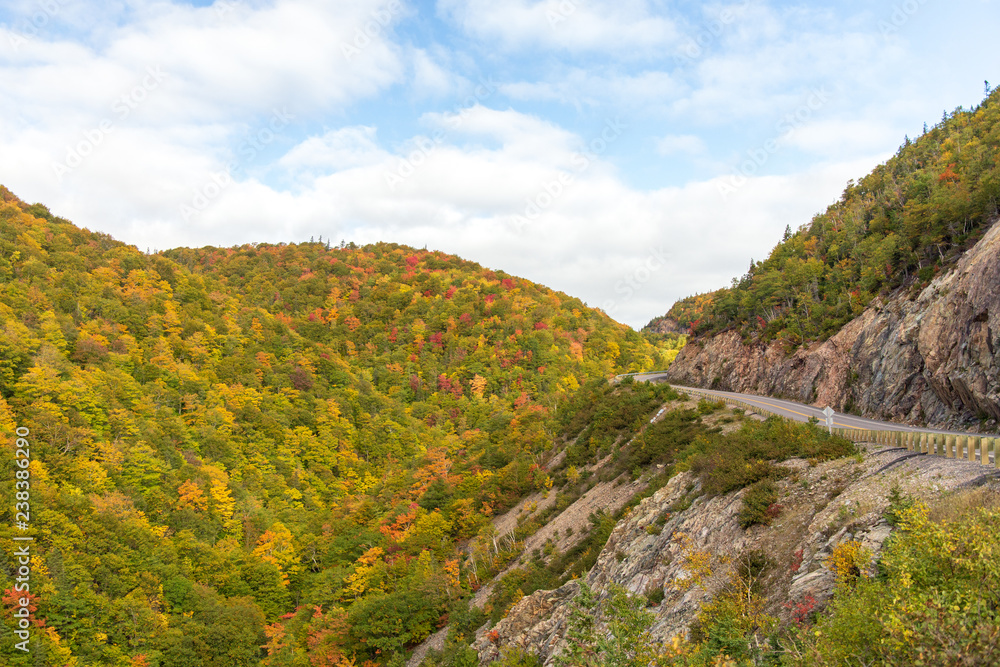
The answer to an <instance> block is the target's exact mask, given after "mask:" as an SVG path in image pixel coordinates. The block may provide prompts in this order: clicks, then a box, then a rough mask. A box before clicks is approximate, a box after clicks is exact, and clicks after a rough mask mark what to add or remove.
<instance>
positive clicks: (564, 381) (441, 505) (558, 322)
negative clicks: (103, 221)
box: [0, 189, 675, 667]
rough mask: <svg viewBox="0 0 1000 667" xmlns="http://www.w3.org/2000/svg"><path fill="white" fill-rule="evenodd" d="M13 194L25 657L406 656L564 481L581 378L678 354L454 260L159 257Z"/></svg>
mask: <svg viewBox="0 0 1000 667" xmlns="http://www.w3.org/2000/svg"><path fill="white" fill-rule="evenodd" d="M0 195H2V197H0V199H2V201H0V316H2V320H0V432H2V436H3V438H4V439H5V441H6V442H8V443H13V442H14V438H15V435H14V431H15V428H17V427H20V428H27V429H28V430H29V431H30V435H29V436H28V440H29V441H30V443H31V465H30V468H29V470H30V479H31V487H30V505H31V519H30V522H29V523H30V529H29V530H28V531H26V532H20V531H17V532H18V534H22V535H30V536H33V537H34V538H35V540H36V541H35V542H34V543H33V552H32V553H33V557H32V561H31V569H32V574H31V590H30V596H31V599H32V606H34V607H35V608H36V611H35V617H34V618H35V624H36V626H35V627H34V629H33V637H34V641H35V645H34V650H33V652H32V654H31V655H30V656H27V655H24V654H23V653H20V652H18V651H15V650H14V649H13V642H14V641H15V638H14V637H13V636H12V634H11V633H10V632H5V633H4V639H3V640H2V642H0V651H2V652H3V655H4V656H6V657H5V658H4V660H6V662H5V663H4V664H9V665H29V664H32V665H34V664H52V665H56V664H58V665H63V666H67V665H68V666H73V665H78V666H80V667H82V666H84V665H87V666H89V665H115V666H124V665H130V666H134V667H138V666H140V665H143V666H161V667H168V666H170V667H173V666H176V667H196V666H198V665H206V666H208V665H211V666H212V667H222V666H228V665H274V666H276V665H319V664H323V665H335V664H340V662H341V661H345V662H344V664H355V663H354V662H351V661H356V664H359V665H360V664H362V663H364V662H365V661H374V662H375V663H385V662H390V661H392V660H397V659H399V657H400V656H401V655H402V652H403V651H405V650H406V649H407V648H408V647H411V646H412V645H414V644H416V643H417V642H419V641H421V640H422V639H423V638H424V637H426V636H427V635H428V634H430V633H431V632H432V631H434V630H435V629H436V628H438V627H440V626H442V625H443V624H444V623H445V622H447V619H448V614H449V610H450V609H451V608H452V606H453V605H454V604H455V603H456V602H457V601H458V600H459V599H460V598H461V597H462V596H463V595H465V594H466V593H467V592H468V590H469V587H470V583H469V582H470V576H469V572H468V571H467V567H466V565H465V564H464V563H463V562H462V561H461V559H460V557H459V554H460V551H459V549H458V547H459V546H460V545H462V544H464V543H465V541H467V540H468V539H470V538H472V537H474V536H476V535H478V534H479V533H480V532H482V531H484V530H488V527H489V521H490V517H491V516H492V515H494V514H495V513H498V512H501V511H503V510H505V509H506V508H508V507H509V506H511V505H512V504H513V503H514V502H516V501H517V499H519V498H520V497H522V496H523V495H524V494H525V493H527V492H530V491H535V490H538V489H544V488H545V487H546V486H547V485H550V484H551V483H552V481H551V479H550V478H549V476H548V475H547V474H546V473H545V472H544V471H543V470H542V469H541V468H540V467H539V461H540V456H541V455H542V453H543V452H545V451H547V450H549V449H550V448H551V444H552V441H553V438H554V434H555V432H556V430H557V428H558V424H559V422H560V420H561V419H563V410H564V407H565V406H566V405H568V404H569V402H570V400H571V399H572V398H573V396H574V395H575V393H576V392H577V391H578V389H579V387H580V386H581V385H586V384H588V383H589V382H591V381H593V380H595V379H605V380H606V379H607V378H608V377H610V376H611V375H613V374H615V373H619V372H625V371H637V370H648V369H652V368H654V367H662V366H663V365H664V364H665V363H666V361H665V359H664V358H663V357H662V354H661V349H660V348H657V347H655V346H654V345H653V344H652V343H650V342H649V340H647V339H646V338H644V337H643V336H641V335H639V334H637V333H636V332H634V331H631V330H630V329H628V328H627V327H624V326H622V325H619V324H617V323H615V322H613V321H612V320H610V319H609V318H607V317H606V316H605V315H603V314H602V313H600V312H598V311H595V310H592V309H590V308H587V307H585V306H584V304H583V303H581V302H580V301H579V300H577V299H574V298H571V297H568V296H566V295H564V294H561V293H557V292H553V291H551V290H548V289H546V288H544V287H541V286H539V285H536V284H533V283H531V282H529V281H527V280H523V279H519V278H516V277H513V276H509V275H506V274H504V273H502V272H494V271H490V270H487V269H485V268H483V267H481V266H478V265H476V264H473V263H471V262H466V261H462V260H460V259H458V258H456V257H453V256H449V255H446V254H443V253H440V252H429V251H426V250H415V249H413V248H407V247H403V246H397V245H391V244H377V245H372V246H365V247H355V246H353V245H350V246H341V247H334V248H330V247H328V246H327V244H324V243H305V244H298V245H246V246H242V247H235V248H228V249H218V248H203V249H200V250H191V249H178V250H172V251H167V252H164V253H160V254H155V255H146V254H143V253H141V252H139V251H137V250H136V249H135V248H134V247H132V246H128V245H125V244H122V243H119V242H117V241H115V240H114V239H112V238H110V237H108V236H107V235H104V234H99V233H92V232H89V231H87V230H83V229H80V228H77V227H75V226H74V225H72V224H70V223H69V222H67V221H65V220H62V219H60V218H57V217H54V216H52V215H51V214H50V213H49V211H48V210H47V209H46V208H45V207H44V206H42V205H38V204H36V205H32V206H29V205H26V204H24V203H23V202H21V201H20V200H18V199H17V198H16V197H15V196H13V195H12V194H11V193H10V192H9V191H7V190H6V189H3V190H0ZM674 353H675V352H674ZM15 469H16V466H15V465H14V458H13V456H7V457H3V459H2V462H0V493H2V494H3V495H4V497H5V498H9V499H13V498H14V480H15V475H14V473H15ZM11 526H12V521H6V522H4V524H3V526H2V527H0V540H3V541H4V542H5V544H8V545H9V544H13V542H11V541H10V540H11V538H12V537H13V535H14V533H15V532H16V531H15V529H14V528H12V527H11ZM4 553H5V555H4V556H3V558H4V567H3V568H0V589H2V590H4V591H5V596H6V598H8V601H9V599H10V598H11V596H12V595H14V591H13V588H12V587H13V584H14V581H13V574H12V573H13V572H15V570H16V568H15V566H14V565H13V561H12V557H11V556H10V555H7V554H8V551H7V550H6V549H5V550H4ZM480 575H481V576H483V577H486V576H488V575H489V573H488V572H486V571H484V572H482V573H480ZM11 608H12V607H11V606H10V605H8V604H5V606H4V611H3V614H4V622H5V624H6V625H7V626H8V627H14V619H13V618H12V617H11V616H10V613H11ZM394 656H395V657H394Z"/></svg>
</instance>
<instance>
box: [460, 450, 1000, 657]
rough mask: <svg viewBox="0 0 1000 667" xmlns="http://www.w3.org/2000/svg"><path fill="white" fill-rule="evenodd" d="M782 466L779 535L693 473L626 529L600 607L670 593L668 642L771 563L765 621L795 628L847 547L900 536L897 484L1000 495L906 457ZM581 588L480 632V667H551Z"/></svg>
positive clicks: (609, 558) (821, 595)
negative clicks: (515, 652) (503, 665)
mask: <svg viewBox="0 0 1000 667" xmlns="http://www.w3.org/2000/svg"><path fill="white" fill-rule="evenodd" d="M784 465H785V466H787V467H789V468H791V474H790V475H789V476H788V477H787V478H785V479H784V480H782V481H781V482H780V483H779V489H780V499H779V504H780V514H779V515H778V516H777V517H776V518H775V519H774V521H773V522H772V524H771V525H770V526H753V527H751V528H749V529H747V530H744V529H742V528H740V527H739V524H738V518H737V513H738V511H739V508H740V506H741V500H742V494H743V493H744V492H745V490H743V491H740V492H736V493H731V494H727V495H723V496H716V497H712V498H708V497H705V496H701V495H699V494H700V490H699V488H698V487H697V484H696V482H695V478H694V477H693V476H692V475H691V474H690V473H681V474H678V475H676V476H674V477H673V478H672V479H671V480H670V482H669V483H668V484H667V485H666V486H665V487H664V488H662V489H660V490H659V491H657V492H656V493H655V494H653V495H652V496H651V497H649V498H647V499H645V500H643V501H642V502H641V503H640V504H639V505H638V506H637V507H635V508H634V509H633V510H632V511H631V512H630V513H629V514H628V515H627V516H626V517H625V518H624V519H622V520H621V521H619V523H618V525H617V526H616V527H615V529H614V531H613V532H612V534H611V537H610V538H609V539H608V542H607V544H606V545H605V547H604V549H603V550H602V551H601V554H600V556H599V557H598V560H597V563H596V565H595V566H594V567H593V569H592V570H591V571H590V573H589V574H588V575H587V577H586V582H587V584H588V585H589V586H590V587H591V588H592V589H593V590H594V592H595V593H596V594H597V596H598V597H599V598H606V597H607V596H608V595H609V586H610V584H612V583H614V584H618V585H621V586H623V587H624V588H625V589H627V590H628V591H630V592H632V593H635V594H644V595H647V596H650V597H652V598H653V599H656V598H657V597H659V595H657V594H656V592H657V591H662V592H663V595H662V602H661V603H660V604H659V605H658V606H657V607H655V608H651V611H654V612H655V615H656V620H655V624H654V625H653V627H652V637H653V638H654V639H657V640H660V641H666V640H669V639H670V638H672V637H673V636H675V635H677V634H680V633H684V632H686V630H687V628H688V627H689V625H690V624H691V622H692V621H693V620H694V619H695V618H696V616H697V614H698V611H699V609H700V608H701V605H702V603H703V602H705V601H707V600H708V599H710V598H711V596H712V595H713V594H714V593H716V592H718V591H719V590H720V589H721V588H722V587H723V586H725V585H727V582H729V581H730V580H731V576H730V575H731V572H732V568H733V567H735V566H736V563H738V562H739V560H740V558H745V557H746V555H747V554H754V553H756V554H763V555H764V556H766V565H765V566H764V567H763V571H762V574H761V583H762V587H761V588H762V590H764V591H766V600H767V607H768V608H767V612H768V613H770V614H772V615H775V616H777V617H779V618H782V619H785V620H787V619H788V618H789V617H790V615H791V613H792V612H791V609H792V607H791V606H790V603H791V604H799V603H802V602H803V601H805V600H809V599H810V597H811V600H810V601H809V603H808V604H810V605H812V604H815V605H816V607H817V608H819V607H822V606H823V605H824V604H825V603H826V601H827V600H828V599H829V598H830V596H831V594H832V591H833V586H834V576H833V573H832V572H831V571H830V569H829V568H828V567H827V564H826V558H827V556H829V555H830V553H831V551H832V550H833V548H834V547H836V546H837V545H838V544H840V543H842V542H845V541H847V540H852V539H853V540H858V541H860V542H861V543H862V544H863V545H864V546H865V547H867V548H868V549H869V550H870V551H871V552H872V553H873V554H877V553H878V552H879V551H880V550H881V548H882V545H883V543H884V542H885V540H886V539H887V538H888V536H889V535H890V532H891V528H890V527H889V526H888V525H887V524H886V522H885V521H884V519H883V513H884V511H885V509H886V507H887V506H888V499H887V497H888V493H889V489H891V488H892V487H893V486H894V485H899V486H900V488H901V489H902V490H903V491H904V492H905V493H907V494H909V495H912V496H913V497H917V498H922V499H925V500H927V501H930V502H931V503H933V501H934V500H935V498H936V497H938V496H941V495H942V494H945V493H947V492H949V491H953V490H955V489H958V488H962V487H977V486H982V485H983V484H988V490H989V492H991V493H995V492H996V487H997V482H996V478H997V472H996V471H995V470H994V469H992V468H988V467H984V466H981V465H979V464H977V463H972V462H968V461H955V460H948V459H944V458H939V457H931V456H914V455H913V454H912V452H907V451H905V450H899V449H879V450H876V451H872V452H867V453H865V454H864V455H863V456H861V457H848V458H845V459H839V460H836V461H829V462H826V463H820V464H818V465H811V464H810V463H809V462H807V461H803V460H791V461H787V462H785V464H784ZM706 565H708V567H705V566H706ZM579 590H580V583H579V581H575V580H574V581H570V582H568V583H566V584H565V585H563V586H562V587H560V588H558V589H556V590H550V591H537V592H535V593H533V594H531V595H528V596H526V597H524V598H522V599H521V601H520V602H518V603H517V604H515V605H514V607H513V608H512V609H511V610H510V612H509V613H508V614H507V616H506V617H505V618H503V619H502V620H501V621H500V622H499V623H497V625H496V626H495V627H493V628H489V627H484V628H482V629H480V631H479V632H478V633H477V640H476V642H475V643H474V644H473V648H474V649H475V650H476V651H477V652H478V654H479V660H480V664H487V663H489V662H492V661H494V660H496V659H497V658H499V657H500V655H501V652H502V651H503V650H504V649H505V648H509V647H518V648H521V649H525V650H527V651H530V652H532V653H535V654H537V655H539V656H540V657H541V658H542V660H543V661H544V663H545V665H551V664H552V663H553V661H554V659H555V657H556V656H557V655H558V654H559V652H560V650H561V645H562V641H563V638H564V637H565V633H566V630H567V622H568V617H569V614H570V605H571V601H572V599H573V598H574V596H575V595H576V594H577V593H578V592H579ZM598 620H599V621H600V618H599V617H598Z"/></svg>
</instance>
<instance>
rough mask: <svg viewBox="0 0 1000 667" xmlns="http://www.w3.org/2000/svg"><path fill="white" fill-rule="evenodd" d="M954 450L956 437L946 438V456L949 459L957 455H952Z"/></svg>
mask: <svg viewBox="0 0 1000 667" xmlns="http://www.w3.org/2000/svg"><path fill="white" fill-rule="evenodd" d="M954 450H955V436H953V435H946V436H944V451H945V456H947V457H948V458H949V459H951V458H955V455H954V454H952V452H953V451H954Z"/></svg>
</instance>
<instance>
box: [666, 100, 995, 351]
mask: <svg viewBox="0 0 1000 667" xmlns="http://www.w3.org/2000/svg"><path fill="white" fill-rule="evenodd" d="M925 129H926V127H925ZM998 203H1000V90H994V91H993V92H992V93H991V94H990V95H989V96H988V97H987V98H986V99H984V100H983V102H982V103H981V104H980V105H979V106H978V107H976V108H975V109H972V110H962V109H961V108H959V109H956V110H955V111H954V112H953V113H951V114H948V113H945V114H944V117H943V118H942V119H941V121H940V122H939V123H938V124H936V125H935V126H934V127H932V128H929V129H926V131H925V132H924V133H923V135H921V136H920V137H919V138H917V139H916V140H915V141H910V140H909V139H908V138H907V139H906V141H905V142H904V144H903V145H902V146H901V147H900V148H899V151H898V152H897V153H896V155H895V156H894V157H892V158H891V159H889V160H888V161H887V162H886V163H885V164H882V165H879V166H878V167H876V168H875V169H874V170H873V171H872V173H870V174H869V175H867V176H865V177H864V178H862V179H861V180H859V181H858V182H857V183H854V182H850V183H848V185H847V188H846V189H845V190H844V193H843V196H842V197H841V198H840V200H839V201H837V202H836V203H834V204H833V205H831V206H830V207H829V208H828V209H827V210H826V211H825V212H824V213H821V214H818V215H816V216H815V217H814V218H813V220H812V222H810V223H809V224H807V225H803V226H802V227H800V228H799V229H798V230H797V231H795V232H793V231H792V230H791V229H788V230H786V232H785V236H784V238H783V239H782V241H781V242H780V243H779V244H778V245H777V246H776V247H775V248H774V250H773V251H772V252H771V254H770V256H769V257H768V258H767V259H765V260H764V261H757V262H752V263H751V266H750V268H749V270H748V271H747V273H746V274H745V275H743V276H742V277H740V278H734V279H733V282H732V285H731V286H730V287H728V288H724V289H720V290H718V291H716V292H713V293H711V294H709V295H698V296H694V297H689V298H687V299H683V300H681V301H678V302H677V303H676V304H674V306H673V307H672V308H671V309H670V311H669V312H668V313H667V315H666V317H668V318H670V319H672V320H674V321H676V322H677V323H678V324H679V325H680V326H681V327H682V328H683V329H685V330H687V329H688V328H690V329H691V330H692V332H693V333H695V334H713V333H718V332H720V331H723V330H726V329H733V328H735V329H737V330H739V331H740V332H741V333H742V334H743V336H744V339H745V340H752V339H755V340H761V341H764V342H766V341H769V340H773V339H776V338H777V339H781V340H783V341H784V342H785V343H786V344H787V345H788V346H790V347H794V346H796V345H798V344H801V343H803V342H807V341H813V340H824V339H826V338H828V337H830V336H831V335H833V334H834V333H836V332H837V331H838V330H839V329H840V328H841V327H842V326H843V325H844V324H845V323H847V322H848V321H850V320H851V319H853V318H854V317H856V316H857V315H859V314H860V313H861V312H862V311H863V310H864V308H865V307H866V306H868V305H869V304H870V303H871V302H872V300H873V299H874V298H875V297H876V296H878V295H880V294H881V295H885V294H887V293H888V292H890V291H892V290H894V289H896V288H898V287H900V286H904V285H906V286H910V287H912V288H913V289H914V290H918V289H920V288H921V287H923V286H925V285H926V284H927V283H928V282H929V281H930V280H931V279H932V278H933V277H934V276H935V275H936V274H938V273H939V272H940V271H941V270H942V269H943V268H947V267H949V266H951V265H952V264H954V262H955V261H956V259H957V257H958V256H959V255H960V254H961V253H962V252H963V251H964V250H965V249H967V248H969V247H971V246H972V245H973V244H974V243H975V242H976V241H977V240H978V239H979V238H980V237H981V236H982V234H983V233H984V232H985V230H986V229H987V228H988V226H989V223H990V222H991V221H993V220H994V219H995V217H996V215H997V212H998ZM651 324H652V323H651Z"/></svg>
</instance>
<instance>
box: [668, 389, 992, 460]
mask: <svg viewBox="0 0 1000 667" xmlns="http://www.w3.org/2000/svg"><path fill="white" fill-rule="evenodd" d="M679 391H683V392H686V393H689V394H696V395H698V396H702V397H704V398H708V399H714V400H716V401H724V402H725V403H726V404H727V405H732V406H736V407H739V408H742V409H744V410H749V411H753V412H758V413H760V412H771V413H772V414H777V413H775V412H772V411H771V410H768V409H767V408H766V407H763V406H760V405H755V404H752V403H748V402H746V401H741V400H739V399H738V398H732V397H729V396H719V395H717V394H711V393H708V392H703V391H699V390H697V389H689V388H685V389H681V390H679ZM778 416H780V417H782V418H783V419H787V417H784V416H782V415H778ZM831 432H832V433H833V434H834V435H839V436H841V437H844V438H847V439H848V440H850V441H851V442H868V443H875V444H878V445H886V446H887V447H900V448H905V449H908V450H910V451H912V452H917V453H920V454H930V455H932V456H943V457H945V458H949V459H967V460H969V461H977V462H979V463H981V464H983V465H987V466H988V465H993V466H995V467H997V468H1000V456H998V455H997V448H998V447H1000V438H995V437H991V436H979V435H957V434H952V433H933V432H931V431H896V430H892V429H864V428H834V429H832V431H831ZM991 452H992V454H993V457H992V461H991V459H990V453H991Z"/></svg>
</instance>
